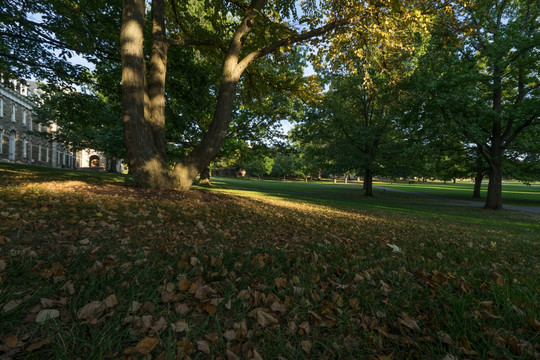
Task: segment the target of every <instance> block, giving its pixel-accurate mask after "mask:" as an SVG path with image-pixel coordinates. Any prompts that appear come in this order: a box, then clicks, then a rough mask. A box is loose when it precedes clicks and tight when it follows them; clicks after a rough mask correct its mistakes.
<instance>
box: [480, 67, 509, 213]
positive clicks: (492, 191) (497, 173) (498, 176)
mask: <svg viewBox="0 0 540 360" xmlns="http://www.w3.org/2000/svg"><path fill="white" fill-rule="evenodd" d="M493 74H494V75H493V110H494V111H495V113H496V116H495V117H494V119H493V123H492V136H491V145H490V146H489V150H490V154H489V156H488V157H487V161H488V164H489V183H488V192H487V197H486V204H485V206H484V207H485V208H486V209H492V210H499V209H502V155H503V151H504V148H503V145H502V135H501V130H502V125H501V119H500V117H499V114H500V113H501V106H502V79H501V75H500V74H501V71H500V69H499V66H498V65H495V67H494V70H493Z"/></svg>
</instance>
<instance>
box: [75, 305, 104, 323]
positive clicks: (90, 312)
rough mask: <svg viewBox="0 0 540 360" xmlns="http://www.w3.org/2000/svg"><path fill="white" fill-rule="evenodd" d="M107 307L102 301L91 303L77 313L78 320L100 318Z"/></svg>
mask: <svg viewBox="0 0 540 360" xmlns="http://www.w3.org/2000/svg"><path fill="white" fill-rule="evenodd" d="M105 309H106V308H105V305H104V304H103V303H102V302H101V301H91V302H89V303H88V304H86V305H84V306H83V307H82V308H80V309H79V311H77V318H78V319H81V320H87V321H88V320H91V319H94V318H99V317H100V316H101V315H103V313H104V312H105Z"/></svg>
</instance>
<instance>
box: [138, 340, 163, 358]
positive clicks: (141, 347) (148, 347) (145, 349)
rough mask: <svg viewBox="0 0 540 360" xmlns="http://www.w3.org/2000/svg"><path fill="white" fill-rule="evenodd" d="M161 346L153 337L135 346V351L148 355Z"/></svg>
mask: <svg viewBox="0 0 540 360" xmlns="http://www.w3.org/2000/svg"><path fill="white" fill-rule="evenodd" d="M158 344H159V340H158V339H156V338H152V337H145V338H144V339H142V340H141V341H139V342H138V343H137V345H135V350H137V352H138V353H139V354H142V355H146V354H148V353H150V351H152V350H154V348H155V347H156V346H157V345H158Z"/></svg>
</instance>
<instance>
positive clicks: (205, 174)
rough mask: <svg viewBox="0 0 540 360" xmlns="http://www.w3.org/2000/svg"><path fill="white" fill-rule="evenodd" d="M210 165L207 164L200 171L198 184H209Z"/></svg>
mask: <svg viewBox="0 0 540 360" xmlns="http://www.w3.org/2000/svg"><path fill="white" fill-rule="evenodd" d="M211 175H212V174H211V172H210V166H207V167H205V168H204V170H203V171H202V172H201V175H200V177H199V185H210V176H211Z"/></svg>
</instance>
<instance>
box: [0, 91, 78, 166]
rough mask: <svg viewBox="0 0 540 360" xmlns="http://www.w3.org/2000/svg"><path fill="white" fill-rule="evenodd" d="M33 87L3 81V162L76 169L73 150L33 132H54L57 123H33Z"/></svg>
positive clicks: (0, 96)
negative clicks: (44, 124)
mask: <svg viewBox="0 0 540 360" xmlns="http://www.w3.org/2000/svg"><path fill="white" fill-rule="evenodd" d="M32 93H33V91H32V89H31V88H29V87H28V86H27V85H26V84H23V83H21V82H19V81H15V80H11V81H9V82H8V83H7V84H3V83H0V162H11V163H18V164H29V165H41V166H49V167H55V168H71V169H73V168H75V167H76V164H77V157H76V154H75V153H74V152H71V151H69V149H68V148H67V147H66V146H64V145H62V144H59V143H57V142H55V141H48V140H46V139H43V138H41V137H39V136H35V135H32V134H31V132H32V131H42V132H51V131H55V130H56V126H55V125H52V126H42V125H40V124H37V123H35V122H34V120H33V118H34V114H33V112H32V111H33V107H34V102H33V101H32V100H31V99H30V97H29V95H31V94H32Z"/></svg>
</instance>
